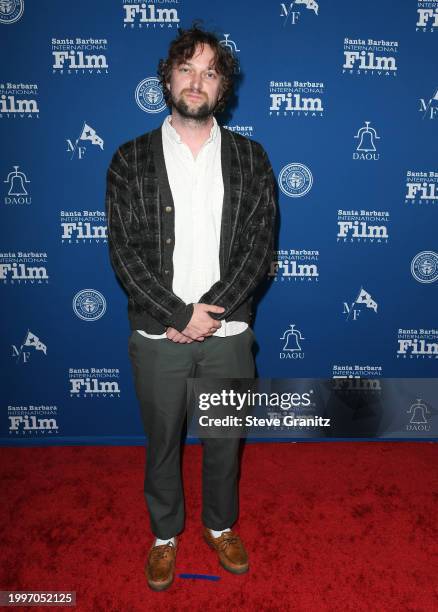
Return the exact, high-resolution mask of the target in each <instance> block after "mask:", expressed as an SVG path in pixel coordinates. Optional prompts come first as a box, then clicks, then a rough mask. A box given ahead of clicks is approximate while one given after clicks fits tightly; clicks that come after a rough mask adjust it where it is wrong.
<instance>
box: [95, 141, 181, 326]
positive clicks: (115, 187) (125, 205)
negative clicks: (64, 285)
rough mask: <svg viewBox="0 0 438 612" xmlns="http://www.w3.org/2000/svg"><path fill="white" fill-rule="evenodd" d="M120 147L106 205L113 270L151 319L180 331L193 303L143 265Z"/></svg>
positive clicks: (111, 171) (110, 175) (110, 172)
mask: <svg viewBox="0 0 438 612" xmlns="http://www.w3.org/2000/svg"><path fill="white" fill-rule="evenodd" d="M122 149H123V147H120V148H119V149H118V150H117V151H116V153H115V154H114V156H113V158H112V161H111V163H110V166H109V168H108V172H107V185H106V197H105V208H106V215H107V223H108V244H109V251H110V259H111V263H112V265H113V268H114V271H115V273H116V275H117V276H118V278H119V280H120V282H121V283H122V285H123V287H124V289H125V290H126V292H127V293H128V295H129V296H130V297H131V298H132V299H133V300H134V302H136V303H137V304H139V305H140V306H142V307H143V308H144V309H145V310H146V311H147V312H148V313H149V314H150V315H151V316H152V317H153V318H154V319H156V320H157V321H159V322H160V323H161V324H162V325H165V326H167V327H174V328H175V329H177V330H178V331H182V330H183V329H184V328H185V327H186V326H187V324H188V322H189V321H190V319H191V318H192V315H193V304H186V303H185V302H183V301H182V300H181V299H180V298H179V297H178V296H176V295H175V294H174V293H173V292H172V291H171V290H170V289H168V288H167V287H165V286H164V285H163V284H162V283H161V282H160V280H159V279H158V278H157V277H156V275H154V274H153V273H152V272H151V270H150V269H148V267H147V266H146V265H145V263H144V261H143V259H142V258H141V257H140V255H139V253H138V250H137V249H136V244H139V242H140V237H139V235H138V224H137V223H136V218H137V215H136V211H135V208H134V205H133V202H132V198H131V194H130V189H129V183H128V168H129V166H128V162H127V160H126V157H125V155H124V154H123V152H122Z"/></svg>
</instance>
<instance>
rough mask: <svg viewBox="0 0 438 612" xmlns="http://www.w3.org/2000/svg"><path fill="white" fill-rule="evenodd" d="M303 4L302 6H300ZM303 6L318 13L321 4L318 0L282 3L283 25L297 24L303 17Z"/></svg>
mask: <svg viewBox="0 0 438 612" xmlns="http://www.w3.org/2000/svg"><path fill="white" fill-rule="evenodd" d="M300 5H301V6H300ZM301 7H303V8H304V9H307V10H309V11H312V12H313V13H314V14H315V15H318V9H319V4H318V2H316V0H294V1H293V2H281V3H280V17H281V18H282V20H283V26H287V25H295V24H296V23H298V21H299V20H300V19H301V11H300V10H299V9H300V8H301Z"/></svg>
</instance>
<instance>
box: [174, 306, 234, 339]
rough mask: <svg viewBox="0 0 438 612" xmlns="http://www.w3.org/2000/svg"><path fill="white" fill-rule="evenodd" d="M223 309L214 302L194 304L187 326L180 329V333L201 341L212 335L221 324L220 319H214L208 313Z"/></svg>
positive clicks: (219, 311)
mask: <svg viewBox="0 0 438 612" xmlns="http://www.w3.org/2000/svg"><path fill="white" fill-rule="evenodd" d="M224 310H225V308H223V307H222V306H215V305H214V304H194V305H193V315H192V318H191V319H190V321H189V322H188V325H187V327H186V328H185V329H183V330H182V335H184V336H188V337H189V338H191V339H192V340H199V341H200V342H202V340H204V338H206V337H208V336H212V335H213V334H214V333H215V331H217V330H218V329H219V328H220V327H221V326H222V323H221V322H220V321H216V319H213V318H212V317H211V316H210V315H209V314H208V313H209V312H214V313H217V314H221V313H222V312H224Z"/></svg>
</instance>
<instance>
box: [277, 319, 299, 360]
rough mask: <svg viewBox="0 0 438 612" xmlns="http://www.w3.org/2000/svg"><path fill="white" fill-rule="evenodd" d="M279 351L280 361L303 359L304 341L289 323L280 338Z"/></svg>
mask: <svg viewBox="0 0 438 612" xmlns="http://www.w3.org/2000/svg"><path fill="white" fill-rule="evenodd" d="M280 340H281V343H282V344H281V347H282V348H281V351H280V359H304V351H303V349H302V346H301V345H302V341H303V340H305V338H304V336H303V334H302V333H301V331H300V330H299V329H297V328H296V327H295V323H291V324H290V325H289V327H288V328H287V329H285V330H284V332H283V334H282V335H281V336H280Z"/></svg>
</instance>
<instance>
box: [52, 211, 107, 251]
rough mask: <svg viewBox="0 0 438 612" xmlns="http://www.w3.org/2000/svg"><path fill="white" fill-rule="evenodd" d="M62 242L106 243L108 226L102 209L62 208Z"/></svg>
mask: <svg viewBox="0 0 438 612" xmlns="http://www.w3.org/2000/svg"><path fill="white" fill-rule="evenodd" d="M60 216H61V243H62V244H106V243H107V242H108V227H107V224H106V214H105V213H104V212H103V211H101V210H73V211H69V210H61V212H60Z"/></svg>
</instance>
